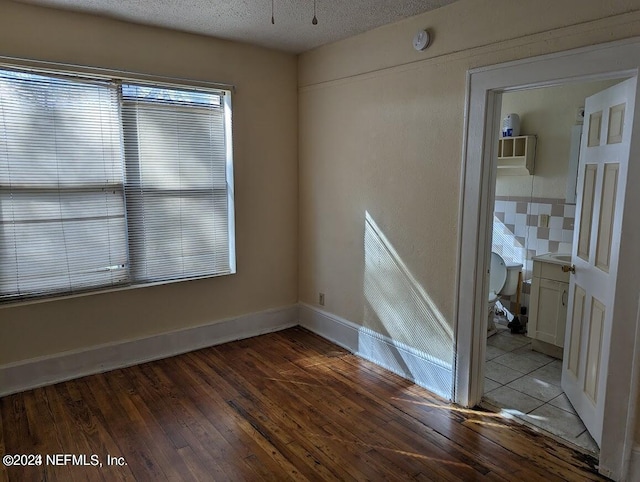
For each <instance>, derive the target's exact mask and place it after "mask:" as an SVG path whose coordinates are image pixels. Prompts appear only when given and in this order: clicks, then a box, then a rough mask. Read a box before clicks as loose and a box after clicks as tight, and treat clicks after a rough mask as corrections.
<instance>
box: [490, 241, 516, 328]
mask: <svg viewBox="0 0 640 482" xmlns="http://www.w3.org/2000/svg"><path fill="white" fill-rule="evenodd" d="M521 269H522V265H521V264H516V263H506V262H505V261H504V259H502V256H500V255H499V254H498V253H494V252H492V253H491V268H490V270H489V324H488V331H489V336H491V335H492V334H493V333H495V331H496V326H495V324H494V322H493V314H494V311H495V304H496V301H497V300H498V297H499V296H500V295H502V296H511V295H514V294H516V292H517V291H518V273H520V270H521ZM492 332H493V333H492Z"/></svg>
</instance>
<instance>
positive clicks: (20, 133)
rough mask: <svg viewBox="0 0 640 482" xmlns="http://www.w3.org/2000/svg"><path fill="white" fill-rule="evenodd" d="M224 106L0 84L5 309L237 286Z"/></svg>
mask: <svg viewBox="0 0 640 482" xmlns="http://www.w3.org/2000/svg"><path fill="white" fill-rule="evenodd" d="M224 95H225V93H224V92H222V91H207V90H191V89H187V88H185V89H182V88H166V87H159V86H153V85H148V84H140V85H136V84H131V83H123V82H122V81H118V80H113V81H108V80H106V81H97V80H95V81H94V80H85V79H81V78H74V77H63V76H57V75H48V74H46V75H45V74H42V75H41V74H33V73H29V72H19V71H12V70H0V301H11V300H15V299H22V298H29V297H40V296H50V295H57V294H66V293H75V292H79V291H86V290H91V289H96V288H100V287H109V286H115V285H127V284H146V283H155V282H165V281H173V280H180V279H189V278H195V277H202V276H214V275H222V274H228V273H232V272H234V271H235V252H234V235H233V195H232V189H231V179H232V173H231V159H230V146H229V139H230V111H229V110H228V108H229V105H230V104H229V103H228V102H226V101H225V99H224ZM227 95H228V94H227ZM227 100H228V99H227Z"/></svg>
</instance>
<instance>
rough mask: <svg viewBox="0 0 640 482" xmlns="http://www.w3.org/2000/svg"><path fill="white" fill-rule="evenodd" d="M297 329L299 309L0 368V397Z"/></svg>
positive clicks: (105, 345) (64, 353)
mask: <svg viewBox="0 0 640 482" xmlns="http://www.w3.org/2000/svg"><path fill="white" fill-rule="evenodd" d="M296 325H298V305H297V304H296V305H292V306H288V307H284V308H277V309H272V310H266V311H261V312H258V313H251V314H248V315H241V316H238V317H234V318H229V319H225V320H221V321H217V322H214V323H209V324H206V325H201V326H196V327H191V328H185V329H182V330H177V331H172V332H168V333H161V334H159V335H154V336H150V337H147V338H140V339H135V340H128V341H124V342H117V343H109V344H104V345H98V346H94V347H90V348H84V349H81V350H73V351H68V352H63V353H59V354H55V355H51V356H46V357H39V358H34V359H30V360H25V361H21V362H18V363H12V364H8V365H4V366H0V397H2V396H4V395H9V394H11V393H17V392H22V391H24V390H29V389H32V388H37V387H41V386H44V385H51V384H53V383H58V382H62V381H65V380H70V379H72V378H78V377H83V376H85V375H91V374H94V373H102V372H106V371H109V370H114V369H116V368H123V367H127V366H132V365H137V364H139V363H145V362H148V361H151V360H158V359H160V358H167V357H170V356H174V355H178V354H180V353H186V352H189V351H193V350H198V349H200V348H205V347H209V346H214V345H219V344H221V343H226V342H229V341H234V340H240V339H243V338H250V337H252V336H257V335H262V334H264V333H270V332H274V331H279V330H283V329H285V328H290V327H292V326H296Z"/></svg>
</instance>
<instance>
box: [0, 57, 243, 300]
mask: <svg viewBox="0 0 640 482" xmlns="http://www.w3.org/2000/svg"><path fill="white" fill-rule="evenodd" d="M0 69H7V70H19V71H26V72H29V73H33V74H36V75H37V74H41V75H47V76H64V77H72V78H79V79H84V80H97V81H110V82H115V83H119V84H127V83H133V84H138V85H148V86H150V87H158V88H167V89H182V90H194V91H203V92H206V93H214V94H216V93H217V94H220V103H221V107H222V108H223V112H224V125H225V129H224V135H225V149H226V152H225V159H226V165H225V174H226V193H227V224H228V240H227V242H228V246H229V271H228V272H224V273H213V274H206V275H197V276H191V277H183V278H172V279H171V278H170V279H164V280H158V281H152V282H140V283H136V282H135V281H134V280H133V279H132V277H131V275H130V273H129V271H130V269H131V260H130V257H129V254H127V262H128V265H127V267H126V268H125V269H126V271H127V275H126V278H127V280H126V281H124V282H123V283H121V284H116V285H110V286H98V287H95V288H88V289H79V290H77V291H73V292H62V293H50V294H44V295H36V296H27V297H24V298H13V299H7V300H6V301H0V309H2V308H5V307H12V306H20V305H28V304H34V303H44V302H49V301H56V300H63V299H71V298H77V297H81V296H90V295H95V294H104V293H111V292H117V291H123V290H130V289H137V288H147V287H152V286H159V285H166V284H172V283H180V282H184V281H194V280H201V279H209V278H217V277H220V276H228V275H233V274H235V273H236V246H235V244H236V243H235V203H234V199H235V187H234V172H233V165H234V162H233V161H234V160H233V124H232V95H233V94H235V92H236V88H235V86H234V85H233V84H225V83H214V82H208V81H200V80H193V79H185V78H178V77H163V76H156V75H148V74H143V73H136V72H130V71H124V70H112V69H105V68H99V67H90V66H81V65H73V64H61V63H55V62H42V61H36V60H28V59H18V58H13V57H5V56H0ZM121 101H122V99H121ZM119 108H120V109H122V103H121V104H120V107H119ZM120 122H121V126H120V127H121V129H122V128H123V126H122V122H123V121H122V112H120ZM123 135H124V133H123ZM123 148H124V140H123ZM123 162H124V171H125V179H124V182H123V184H122V185H118V186H117V188H116V190H118V191H121V194H122V199H123V201H124V202H125V229H126V230H127V233H128V231H129V227H128V218H129V215H128V212H127V206H126V195H125V187H126V183H127V181H126V172H128V170H129V167H128V165H127V160H126V156H124V152H123ZM125 237H126V238H127V239H126V249H127V253H128V252H129V248H130V246H131V244H130V243H131V241H130V240H129V239H128V234H127V235H126V236H125Z"/></svg>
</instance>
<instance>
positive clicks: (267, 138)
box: [0, 0, 297, 365]
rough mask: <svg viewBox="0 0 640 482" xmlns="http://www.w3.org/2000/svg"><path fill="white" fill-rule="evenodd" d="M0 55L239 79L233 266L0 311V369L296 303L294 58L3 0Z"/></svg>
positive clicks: (235, 114)
mask: <svg viewBox="0 0 640 482" xmlns="http://www.w3.org/2000/svg"><path fill="white" fill-rule="evenodd" d="M0 55H4V56H13V57H22V58H27V59H36V60H47V61H55V62H63V63H71V64H80V65H88V66H97V67H103V68H109V69H121V70H127V71H131V72H139V73H144V74H153V75H161V76H169V77H179V78H185V79H195V80H205V81H211V82H223V83H230V84H235V86H236V87H237V92H236V93H235V95H234V97H233V134H234V154H235V195H236V197H235V202H236V251H237V274H235V275H232V276H225V277H220V278H213V279H206V280H198V281H187V282H181V283H174V284H170V285H164V286H156V287H149V288H139V289H131V290H126V291H119V292H112V293H105V294H96V295H90V296H82V297H78V298H72V299H66V300H60V301H49V302H44V303H37V304H31V305H25V306H17V307H4V308H0V365H2V364H6V363H10V362H15V361H18V360H24V359H28V358H33V357H38V356H44V355H48V354H53V353H57V352H62V351H65V350H73V349H78V348H82V347H89V346H92V345H98V344H102V343H113V342H118V341H122V340H127V339H133V338H138V337H144V336H148V335H152V334H157V333H162V332H167V331H172V330H177V329H181V328H185V327H190V326H196V325H201V324H206V323H210V322H215V321H216V320H221V319H224V318H228V317H231V316H237V315H241V314H247V313H252V312H257V311H261V310H265V309H268V308H273V307H281V306H288V305H290V304H293V303H295V302H296V300H297V259H296V252H297V91H296V87H297V86H296V78H297V72H296V65H297V60H296V57H295V56H293V55H289V54H284V53H280V52H276V51H271V50H266V49H262V48H257V47H253V46H249V45H245V44H238V43H232V42H226V41H220V40H216V39H212V38H207V37H202V36H196V35H189V34H183V33H178V32H174V31H169V30H163V29H157V28H149V27H143V26H139V25H134V24H129V23H124V22H119V21H115V20H109V19H104V18H98V17H95V16H90V15H84V14H75V13H68V12H62V11H58V10H51V9H46V8H40V7H35V6H29V5H23V4H18V3H13V2H7V1H4V0H0ZM274 112H277V115H278V121H277V122H273V113H274Z"/></svg>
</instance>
